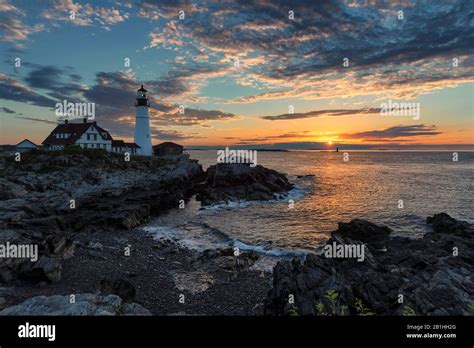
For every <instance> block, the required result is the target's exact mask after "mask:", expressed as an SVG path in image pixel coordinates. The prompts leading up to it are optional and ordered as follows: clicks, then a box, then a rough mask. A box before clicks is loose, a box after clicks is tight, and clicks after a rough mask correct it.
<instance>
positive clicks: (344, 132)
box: [0, 0, 474, 149]
mask: <svg viewBox="0 0 474 348" xmlns="http://www.w3.org/2000/svg"><path fill="white" fill-rule="evenodd" d="M473 53H474V3H473V1H471V0H463V1H409V0H400V1H369V0H361V1H353V0H347V1H342V0H341V1H336V0H331V1H330V0H327V1H314V0H309V1H295V0H281V1H279V0H276V1H275V0H273V1H263V0H245V1H244V0H242V1H225V0H223V1H180V0H159V1H158V0H157V1H154V0H143V1H126V0H124V1H105V0H102V1H72V0H51V1H47V0H42V1H28V0H24V1H22V0H17V1H16V0H0V58H1V59H0V127H1V129H0V137H1V139H0V144H16V143H18V142H19V141H21V140H23V139H25V138H28V139H30V140H31V141H33V142H35V143H37V144H40V143H41V142H42V141H43V140H44V139H45V138H46V137H47V135H48V134H49V133H50V132H51V130H52V129H53V128H54V127H55V124H57V123H58V122H60V120H58V116H57V115H56V113H55V105H56V103H58V102H63V101H64V100H66V101H67V102H73V103H76V102H87V103H94V105H95V114H96V115H95V119H96V121H97V123H98V124H99V125H100V126H102V127H104V128H106V129H107V130H109V131H110V133H111V134H112V136H114V138H120V139H125V140H127V141H133V131H134V117H135V107H134V102H135V97H136V90H137V89H138V88H140V85H141V84H144V85H145V88H146V89H147V90H148V94H149V99H150V105H151V106H150V109H149V111H150V125H151V129H152V133H153V134H152V135H153V143H154V144H157V143H160V142H163V141H174V142H177V143H180V144H183V145H185V146H187V147H192V146H195V147H205V146H234V147H246V146H247V147H248V146H250V147H260V148H261V147H268V148H285V149H302V148H307V149H316V148H332V147H336V146H337V147H339V146H340V147H341V148H355V149H372V148H422V147H425V148H429V147H433V148H443V147H444V148H453V147H454V148H456V147H458V148H474V147H473V145H472V144H474V56H473ZM128 63H129V64H128ZM389 103H390V105H392V107H390V108H389V109H388V111H389V113H387V112H384V111H383V110H384V106H386V105H389ZM394 103H404V104H405V105H411V106H413V108H412V109H410V110H408V111H409V112H413V113H411V114H405V115H403V114H402V115H400V114H397V112H396V111H397V109H396V107H394V106H393V105H394ZM407 103H410V104H407ZM416 110H418V111H419V113H417V112H416ZM183 111H184V112H183ZM385 111H387V109H385Z"/></svg>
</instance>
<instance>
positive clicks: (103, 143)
mask: <svg viewBox="0 0 474 348" xmlns="http://www.w3.org/2000/svg"><path fill="white" fill-rule="evenodd" d="M42 144H43V146H44V148H45V149H46V150H62V149H64V147H65V146H67V145H79V146H80V147H82V148H83V149H104V150H106V151H108V152H115V153H124V152H130V153H131V154H136V153H137V149H138V148H139V146H138V145H137V144H135V143H125V142H124V141H123V140H114V139H113V138H112V136H111V135H110V134H109V132H107V131H106V130H105V129H103V128H102V127H99V126H98V125H97V123H96V122H87V119H84V121H83V122H82V123H69V122H68V120H65V121H64V123H63V124H58V125H57V126H56V128H54V130H53V131H52V132H51V134H49V135H48V137H47V138H46V139H45V140H44V141H43V143H42Z"/></svg>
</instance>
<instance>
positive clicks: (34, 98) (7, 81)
mask: <svg viewBox="0 0 474 348" xmlns="http://www.w3.org/2000/svg"><path fill="white" fill-rule="evenodd" d="M0 99H5V100H11V101H16V102H20V103H27V104H32V105H36V106H43V107H49V108H52V107H53V106H54V104H55V100H54V99H51V98H47V97H45V96H42V95H40V94H38V93H36V92H34V91H33V90H32V89H31V88H29V87H28V86H25V85H24V84H23V83H21V82H19V81H17V80H15V79H12V78H10V77H8V76H7V75H6V74H3V73H0Z"/></svg>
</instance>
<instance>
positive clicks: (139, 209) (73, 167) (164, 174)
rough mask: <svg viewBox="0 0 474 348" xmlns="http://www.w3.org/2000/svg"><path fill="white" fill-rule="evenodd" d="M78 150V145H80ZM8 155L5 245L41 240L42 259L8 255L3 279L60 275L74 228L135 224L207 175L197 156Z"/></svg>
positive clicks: (2, 187)
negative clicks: (174, 158) (16, 158)
mask: <svg viewBox="0 0 474 348" xmlns="http://www.w3.org/2000/svg"><path fill="white" fill-rule="evenodd" d="M75 151H77V150H75ZM22 156H23V157H22V160H21V161H20V162H14V161H13V160H12V159H10V158H0V166H1V167H2V168H3V172H4V173H5V175H4V176H2V177H0V211H1V212H2V213H1V214H0V231H1V232H0V244H5V243H6V242H10V243H11V244H15V245H37V246H38V253H39V255H38V260H36V261H34V262H32V261H31V260H30V259H25V258H0V282H8V281H10V280H12V279H15V278H17V277H18V278H25V279H29V280H32V281H35V282H39V281H48V282H51V281H57V280H58V279H59V278H60V276H61V270H62V259H63V258H65V257H68V256H70V255H71V253H72V239H73V236H74V234H76V233H78V232H80V231H84V230H96V231H99V230H104V231H107V230H113V231H119V230H129V229H131V228H133V227H136V226H138V225H139V224H141V223H144V222H146V221H147V220H148V219H149V218H150V217H151V216H153V215H157V214H159V213H160V212H162V211H164V210H167V209H170V208H173V207H178V205H179V201H180V200H181V199H183V200H185V199H186V198H187V197H189V196H190V195H192V194H193V192H194V185H196V184H197V183H199V182H200V181H201V180H202V176H203V171H202V167H201V166H200V165H199V164H198V163H197V162H196V161H192V160H186V159H183V160H182V161H177V162H174V163H166V162H164V161H163V160H159V159H152V158H143V157H132V158H131V159H130V161H129V162H127V161H125V159H124V157H123V156H122V155H114V154H108V153H105V152H101V151H82V152H80V153H79V154H61V153H51V154H46V153H42V152H41V151H39V152H38V151H32V152H31V153H25V154H22Z"/></svg>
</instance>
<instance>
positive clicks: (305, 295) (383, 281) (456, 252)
mask: <svg viewBox="0 0 474 348" xmlns="http://www.w3.org/2000/svg"><path fill="white" fill-rule="evenodd" d="M427 221H428V223H431V224H432V225H433V232H430V233H427V234H425V235H424V237H423V238H420V239H410V238H404V237H393V238H390V229H388V228H387V227H380V226H377V225H375V224H373V223H370V222H367V221H364V220H353V221H351V222H350V223H340V224H339V229H338V230H337V231H335V232H333V233H332V236H331V239H330V240H329V241H328V242H327V244H326V245H334V244H333V243H337V244H338V245H356V244H363V245H365V248H364V254H365V255H364V256H365V257H364V261H363V262H358V261H357V260H356V259H355V258H327V257H326V256H325V254H322V255H309V256H308V257H307V258H306V260H305V261H304V262H303V263H301V262H299V261H298V260H293V261H291V262H289V261H283V262H280V263H279V264H278V265H277V266H276V267H275V269H274V279H273V288H272V290H270V292H269V294H268V297H267V300H266V307H265V313H266V314H268V315H291V314H298V315H348V314H350V315H369V314H377V315H414V314H416V315H466V314H468V313H469V312H468V311H469V306H470V305H472V303H473V301H474V280H473V273H472V270H473V266H474V249H473V248H472V245H473V236H474V226H472V225H470V224H468V223H466V222H460V221H457V220H455V219H453V218H451V217H450V216H449V215H447V214H444V213H441V214H436V215H434V216H433V217H430V218H428V219H427ZM293 298H294V303H292V302H293V301H289V299H293Z"/></svg>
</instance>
